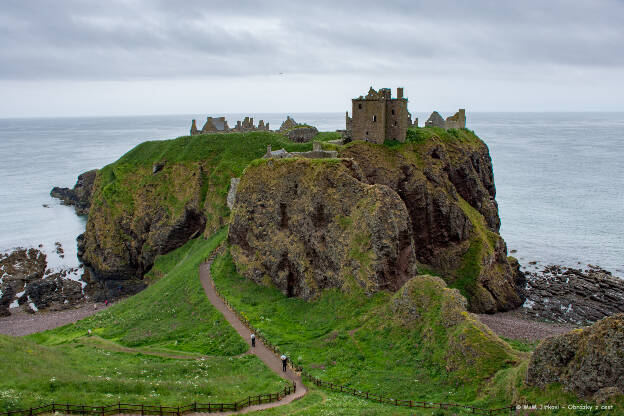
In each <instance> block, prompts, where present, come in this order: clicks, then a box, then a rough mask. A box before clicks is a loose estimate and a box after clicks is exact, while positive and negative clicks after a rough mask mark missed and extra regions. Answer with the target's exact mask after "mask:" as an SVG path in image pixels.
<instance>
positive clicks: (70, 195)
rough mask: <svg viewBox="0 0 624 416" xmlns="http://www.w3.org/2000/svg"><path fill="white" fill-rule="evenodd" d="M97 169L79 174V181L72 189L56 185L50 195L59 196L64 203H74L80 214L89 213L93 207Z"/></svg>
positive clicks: (77, 212)
mask: <svg viewBox="0 0 624 416" xmlns="http://www.w3.org/2000/svg"><path fill="white" fill-rule="evenodd" d="M96 175H97V170H96V169H94V170H90V171H88V172H85V173H83V174H82V175H79V176H78V181H77V182H76V185H74V187H73V188H72V189H69V188H59V187H58V186H55V187H54V188H52V191H50V196H52V197H53V198H58V199H60V200H61V201H62V203H63V204H64V205H73V206H74V209H75V210H76V214H78V215H88V214H89V208H91V194H92V193H93V183H94V182H95V177H96Z"/></svg>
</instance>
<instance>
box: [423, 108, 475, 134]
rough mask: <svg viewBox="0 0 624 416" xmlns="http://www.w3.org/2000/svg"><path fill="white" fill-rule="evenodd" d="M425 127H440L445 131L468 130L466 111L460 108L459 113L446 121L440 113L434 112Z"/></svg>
mask: <svg viewBox="0 0 624 416" xmlns="http://www.w3.org/2000/svg"><path fill="white" fill-rule="evenodd" d="M425 127H440V128H443V129H446V130H448V129H463V128H466V110H465V109H463V108H460V109H459V111H458V112H456V113H455V114H453V115H452V116H449V117H447V118H446V120H444V119H443V118H442V116H441V115H440V113H438V112H437V111H434V112H433V113H431V115H430V116H429V119H428V120H427V121H426V122H425Z"/></svg>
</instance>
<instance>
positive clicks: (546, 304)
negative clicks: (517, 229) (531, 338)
mask: <svg viewBox="0 0 624 416" xmlns="http://www.w3.org/2000/svg"><path fill="white" fill-rule="evenodd" d="M525 294H526V301H525V302H524V304H523V307H522V309H521V311H522V313H523V314H525V315H527V316H529V317H531V318H533V319H543V320H549V321H554V322H562V323H573V324H577V325H587V324H591V323H594V322H596V321H598V320H600V319H602V318H604V317H606V316H611V315H615V314H617V313H624V280H622V279H620V278H617V277H614V276H612V275H611V273H609V272H608V271H606V270H602V269H600V268H588V269H587V270H585V271H583V270H579V269H574V268H568V267H562V266H547V267H545V268H544V269H543V270H542V271H541V272H539V273H535V272H532V273H527V274H526V286H525Z"/></svg>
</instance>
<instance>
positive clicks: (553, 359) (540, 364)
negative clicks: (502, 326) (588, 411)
mask: <svg viewBox="0 0 624 416" xmlns="http://www.w3.org/2000/svg"><path fill="white" fill-rule="evenodd" d="M526 381H527V383H528V384H530V385H537V386H543V385H545V384H548V383H561V384H562V385H563V386H564V388H566V389H568V390H570V391H573V392H574V393H576V394H578V395H581V396H584V397H587V398H589V397H591V396H592V395H594V394H596V393H597V392H598V391H600V390H602V389H605V388H610V389H609V391H612V392H613V391H617V389H619V391H624V314H617V315H614V316H611V317H608V318H604V319H602V320H601V321H599V322H597V323H595V324H593V325H592V326H590V327H588V328H585V329H576V330H574V331H572V332H569V333H567V334H564V335H559V336H555V337H551V338H547V339H546V340H544V341H543V342H542V343H541V344H540V345H539V346H538V347H537V348H536V349H535V351H534V352H533V356H532V357H531V361H530V362H529V367H528V369H527V376H526ZM603 393H604V391H603Z"/></svg>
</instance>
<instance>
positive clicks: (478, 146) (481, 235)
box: [339, 136, 523, 313]
mask: <svg viewBox="0 0 624 416" xmlns="http://www.w3.org/2000/svg"><path fill="white" fill-rule="evenodd" d="M471 137H472V136H471ZM472 140H473V141H472V142H471V143H469V144H467V143H462V142H455V141H444V140H441V139H435V138H433V139H431V140H428V141H427V142H425V143H423V144H420V145H419V146H412V148H411V150H412V152H408V151H405V152H395V151H392V150H391V149H388V148H387V147H383V146H376V145H374V144H371V143H365V142H362V141H359V142H356V143H353V144H352V145H350V146H348V147H346V148H345V149H343V150H341V151H340V153H339V156H340V157H344V158H349V159H353V160H354V161H356V162H357V165H358V166H359V167H360V168H361V169H362V171H363V174H364V178H365V179H364V180H365V181H366V182H368V183H370V184H383V185H386V186H388V187H390V188H391V189H393V190H394V191H395V192H396V193H397V194H398V195H399V197H400V198H401V199H402V200H403V202H404V203H405V206H406V207H407V210H408V212H409V216H410V223H411V235H412V237H413V239H414V247H415V251H416V257H417V260H418V261H419V262H420V263H423V264H426V265H428V266H429V267H432V268H433V269H435V270H437V271H438V272H439V273H440V274H441V275H444V276H446V277H445V278H446V279H447V283H448V284H449V285H450V286H451V287H457V288H459V289H460V290H462V293H463V294H464V295H465V296H466V297H467V298H468V302H469V309H470V310H471V311H473V312H486V313H493V312H496V311H505V310H510V309H514V308H516V307H518V306H520V305H521V304H522V302H523V297H522V286H521V285H522V284H523V281H522V278H521V277H520V276H518V275H517V271H515V270H514V269H513V268H512V266H511V265H510V264H509V261H508V259H507V247H506V244H505V242H504V240H503V239H502V238H501V237H500V235H498V230H499V228H500V218H499V216H498V205H497V204H496V200H495V196H496V188H495V186H494V175H493V170H492V162H491V159H490V155H489V151H488V148H487V146H486V145H485V143H483V142H482V141H481V140H479V139H478V138H476V136H474V138H473V139H472Z"/></svg>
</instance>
